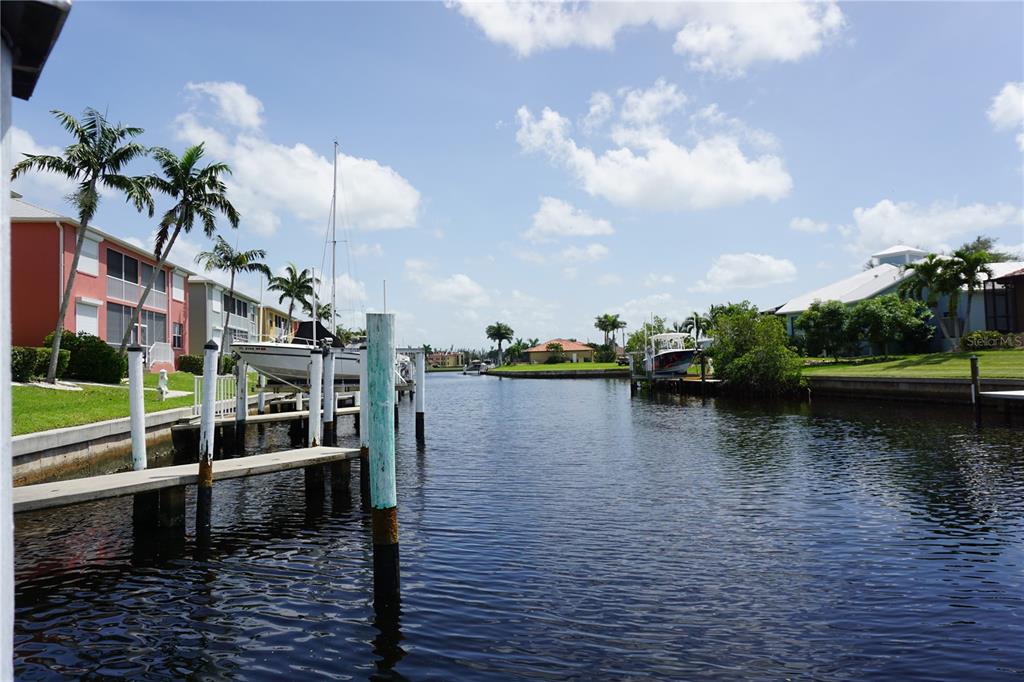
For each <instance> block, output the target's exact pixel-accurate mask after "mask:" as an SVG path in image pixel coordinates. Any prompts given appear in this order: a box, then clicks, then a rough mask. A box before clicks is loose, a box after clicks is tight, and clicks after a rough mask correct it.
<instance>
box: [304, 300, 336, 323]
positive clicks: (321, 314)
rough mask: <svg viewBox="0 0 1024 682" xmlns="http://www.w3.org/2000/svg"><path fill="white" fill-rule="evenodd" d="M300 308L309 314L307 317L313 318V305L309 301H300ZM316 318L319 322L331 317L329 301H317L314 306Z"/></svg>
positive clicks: (328, 319) (326, 320)
mask: <svg viewBox="0 0 1024 682" xmlns="http://www.w3.org/2000/svg"><path fill="white" fill-rule="evenodd" d="M302 310H303V311H304V312H305V313H306V314H307V315H309V319H311V320H312V319H313V306H312V304H310V303H309V301H303V302H302ZM316 319H317V320H319V321H320V322H328V321H330V319H331V304H330V303H318V304H317V306H316Z"/></svg>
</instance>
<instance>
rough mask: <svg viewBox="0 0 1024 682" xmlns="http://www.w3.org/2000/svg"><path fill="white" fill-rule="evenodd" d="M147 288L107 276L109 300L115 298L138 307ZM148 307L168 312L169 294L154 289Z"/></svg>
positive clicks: (147, 302)
mask: <svg viewBox="0 0 1024 682" xmlns="http://www.w3.org/2000/svg"><path fill="white" fill-rule="evenodd" d="M143 291H145V287H143V286H140V285H138V284H135V283H133V282H126V281H124V280H123V279H118V278H117V277H111V276H110V275H107V298H115V299H117V300H119V301H125V302H127V303H130V304H132V305H138V303H139V299H140V298H142V292H143ZM146 307H148V308H156V309H157V310H167V294H166V293H164V292H162V291H157V290H156V289H153V290H151V291H150V292H149V296H148V297H147V298H146Z"/></svg>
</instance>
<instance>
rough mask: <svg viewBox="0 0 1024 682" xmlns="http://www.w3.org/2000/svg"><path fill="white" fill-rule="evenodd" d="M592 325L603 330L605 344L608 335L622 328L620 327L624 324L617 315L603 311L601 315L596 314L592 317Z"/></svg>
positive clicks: (605, 343) (606, 343)
mask: <svg viewBox="0 0 1024 682" xmlns="http://www.w3.org/2000/svg"><path fill="white" fill-rule="evenodd" d="M594 326H595V327H597V329H598V330H600V331H602V332H604V345H606V346H607V345H608V335H609V334H614V333H615V332H616V331H618V330H619V329H622V327H624V326H626V325H625V323H624V322H621V321H620V320H619V316H618V315H612V314H610V313H605V314H603V315H598V316H597V317H595V318H594Z"/></svg>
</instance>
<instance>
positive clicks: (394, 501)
mask: <svg viewBox="0 0 1024 682" xmlns="http://www.w3.org/2000/svg"><path fill="white" fill-rule="evenodd" d="M366 336H367V345H368V352H367V361H368V362H367V389H368V390H367V397H368V399H369V400H368V402H369V422H370V423H369V426H370V437H369V444H370V467H369V469H370V504H371V507H372V509H371V515H372V520H373V592H374V602H375V603H376V604H377V605H378V606H380V605H385V604H395V603H397V601H398V597H399V551H398V495H397V491H396V486H395V424H394V417H393V415H394V407H393V402H394V400H395V316H394V314H393V313H367V315H366Z"/></svg>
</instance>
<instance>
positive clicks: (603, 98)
mask: <svg viewBox="0 0 1024 682" xmlns="http://www.w3.org/2000/svg"><path fill="white" fill-rule="evenodd" d="M614 110H615V104H614V103H613V102H612V97H611V95H609V94H608V93H607V92H595V93H594V94H592V95H591V96H590V109H589V110H588V111H587V115H586V116H585V117H584V118H583V130H584V131H586V132H588V133H592V132H594V131H596V130H597V129H598V128H600V127H601V126H603V125H604V124H605V122H607V121H608V119H609V118H611V115H612V113H613V112H614Z"/></svg>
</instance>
